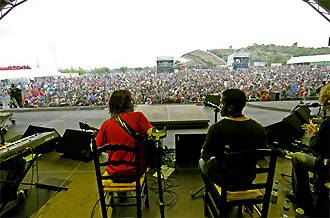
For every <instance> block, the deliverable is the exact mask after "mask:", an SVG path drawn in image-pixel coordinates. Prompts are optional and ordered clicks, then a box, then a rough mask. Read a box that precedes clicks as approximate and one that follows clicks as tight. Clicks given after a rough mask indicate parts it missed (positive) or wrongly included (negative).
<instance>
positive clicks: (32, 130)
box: [22, 125, 61, 153]
mask: <svg viewBox="0 0 330 218" xmlns="http://www.w3.org/2000/svg"><path fill="white" fill-rule="evenodd" d="M52 131H55V132H56V133H57V134H58V136H59V137H57V138H55V139H53V140H50V141H48V142H47V143H45V144H43V145H42V146H38V147H37V148H36V150H37V152H38V153H48V152H51V151H53V150H54V149H56V148H57V147H58V146H59V144H60V141H61V135H60V134H59V133H58V132H57V131H56V130H55V129H54V128H48V127H42V126H33V125H29V126H28V128H27V129H26V130H25V132H24V134H23V136H22V138H25V137H27V136H31V135H34V134H36V133H43V132H52Z"/></svg>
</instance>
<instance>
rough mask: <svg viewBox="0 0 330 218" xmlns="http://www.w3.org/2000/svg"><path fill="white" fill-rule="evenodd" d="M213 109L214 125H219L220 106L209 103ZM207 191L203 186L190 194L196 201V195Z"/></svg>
mask: <svg viewBox="0 0 330 218" xmlns="http://www.w3.org/2000/svg"><path fill="white" fill-rule="evenodd" d="M207 103H208V104H209V105H210V106H211V107H213V108H214V123H217V122H218V113H219V112H220V106H218V105H216V104H213V103H211V102H207ZM204 189H205V185H203V186H202V187H200V188H199V189H197V190H196V191H193V192H191V193H190V195H191V198H192V199H195V198H196V195H197V194H198V193H200V192H201V191H203V190H204Z"/></svg>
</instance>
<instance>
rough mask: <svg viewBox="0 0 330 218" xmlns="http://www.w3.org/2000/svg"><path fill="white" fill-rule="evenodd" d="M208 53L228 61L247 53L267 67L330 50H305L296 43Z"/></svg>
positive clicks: (329, 49) (255, 45) (251, 58)
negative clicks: (239, 53) (236, 55)
mask: <svg viewBox="0 0 330 218" xmlns="http://www.w3.org/2000/svg"><path fill="white" fill-rule="evenodd" d="M208 51H209V52H212V53H213V54H215V55H217V56H219V57H220V58H222V59H224V60H226V61H227V57H228V56H229V55H231V54H232V53H234V52H247V53H249V54H250V60H251V62H255V61H263V62H266V63H267V65H270V64H271V63H283V64H286V62H287V60H289V59H290V58H291V57H296V56H305V55H321V54H330V48H327V47H322V48H305V47H298V46H297V44H296V43H294V44H293V45H292V46H277V45H274V44H271V45H264V44H262V45H258V44H253V45H252V46H248V47H245V48H239V49H232V48H229V49H211V50H208Z"/></svg>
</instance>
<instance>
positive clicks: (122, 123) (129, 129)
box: [114, 115, 147, 142]
mask: <svg viewBox="0 0 330 218" xmlns="http://www.w3.org/2000/svg"><path fill="white" fill-rule="evenodd" d="M114 119H115V121H116V123H117V124H118V125H119V126H120V127H122V128H123V129H124V130H125V131H126V132H127V134H129V135H130V136H132V137H133V138H134V139H135V140H137V141H138V142H143V141H145V140H147V138H146V137H144V136H142V135H141V134H140V133H138V132H136V131H135V130H134V129H133V128H132V127H131V126H130V125H128V124H127V123H126V122H125V120H123V119H122V118H121V117H120V116H119V115H118V116H115V117H114Z"/></svg>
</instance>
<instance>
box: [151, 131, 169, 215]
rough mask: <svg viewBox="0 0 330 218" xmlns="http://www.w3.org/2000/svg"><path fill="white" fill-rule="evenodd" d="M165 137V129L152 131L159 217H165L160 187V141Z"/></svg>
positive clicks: (161, 188) (161, 187)
mask: <svg viewBox="0 0 330 218" xmlns="http://www.w3.org/2000/svg"><path fill="white" fill-rule="evenodd" d="M166 135H167V133H166V128H164V129H163V130H162V131H159V130H156V129H155V128H154V129H153V130H152V133H151V137H152V139H153V140H154V142H155V144H156V149H157V155H156V170H157V183H158V198H159V210H160V217H161V218H164V217H165V212H164V206H165V204H164V198H163V186H162V175H161V165H162V143H161V139H162V138H165V137H166Z"/></svg>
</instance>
